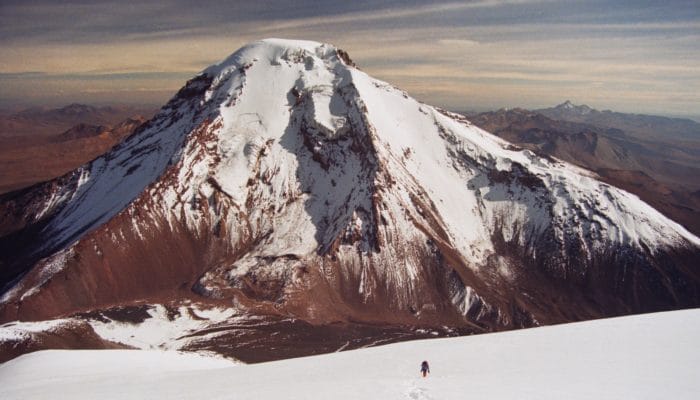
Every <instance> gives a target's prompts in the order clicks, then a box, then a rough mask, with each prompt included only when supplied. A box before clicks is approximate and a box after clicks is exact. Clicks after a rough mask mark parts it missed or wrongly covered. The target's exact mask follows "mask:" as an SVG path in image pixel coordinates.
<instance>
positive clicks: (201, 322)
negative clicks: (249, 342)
mask: <svg viewBox="0 0 700 400" xmlns="http://www.w3.org/2000/svg"><path fill="white" fill-rule="evenodd" d="M178 311H179V315H177V316H175V317H172V319H171V318H168V315H167V310H166V309H165V307H163V306H162V305H160V304H156V305H153V308H151V309H150V310H149V311H148V314H149V315H150V316H151V318H147V319H146V320H144V321H143V322H141V323H130V322H118V321H109V322H102V321H98V320H90V321H89V323H90V325H91V326H92V329H94V330H95V333H97V334H98V335H99V336H100V337H101V338H103V339H105V340H109V341H112V342H116V343H122V344H126V345H129V346H132V347H136V348H139V349H143V350H149V349H152V350H156V349H162V350H178V349H180V348H182V347H184V346H186V345H188V344H190V343H191V342H192V341H193V340H203V339H206V337H202V336H199V337H197V339H190V338H188V337H187V335H189V334H192V333H195V332H197V331H199V330H202V329H205V328H208V327H212V326H214V325H216V324H220V323H223V322H228V323H233V322H234V321H235V318H234V317H235V314H236V310H235V309H233V308H228V309H224V308H198V307H197V306H195V305H190V306H180V307H179V309H178ZM0 332H1V331H0Z"/></svg>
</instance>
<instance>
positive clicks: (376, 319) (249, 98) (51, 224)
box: [0, 39, 700, 336]
mask: <svg viewBox="0 0 700 400" xmlns="http://www.w3.org/2000/svg"><path fill="white" fill-rule="evenodd" d="M0 212H1V213H2V215H3V218H4V219H5V221H7V222H5V223H4V224H3V225H2V226H1V228H2V231H0V234H2V235H3V236H2V238H1V239H0V241H1V242H0V246H1V247H2V260H1V261H2V265H1V268H2V269H1V271H2V274H1V277H2V282H3V284H4V285H5V289H4V292H5V293H4V295H3V297H2V300H1V303H0V316H1V317H0V320H1V321H11V320H15V319H21V320H43V319H51V318H56V317H59V316H61V317H71V318H82V319H88V320H90V321H93V322H95V321H101V322H100V323H104V320H109V318H105V316H104V315H105V314H100V312H102V311H104V310H108V309H114V308H115V307H120V308H121V309H125V308H129V307H137V306H139V307H141V306H143V305H144V304H148V305H150V306H148V307H150V308H147V309H148V310H150V311H149V312H150V314H148V313H147V315H145V316H144V317H143V318H137V321H131V323H133V324H138V323H143V321H144V319H146V320H147V319H148V318H151V317H153V310H154V308H153V307H154V306H152V305H154V304H166V305H167V307H166V309H167V310H176V311H177V310H180V311H177V312H176V313H175V314H179V315H180V316H182V315H181V314H183V313H185V311H182V308H181V306H183V305H187V307H191V305H192V304H198V305H200V306H201V307H205V308H207V307H216V308H218V309H227V310H234V311H235V312H236V313H239V314H240V315H242V314H245V315H253V316H256V317H261V318H263V317H264V318H267V317H270V318H273V317H274V318H288V319H293V320H295V321H297V320H299V321H304V322H305V323H309V324H311V326H323V325H328V324H343V323H361V324H370V325H373V326H414V327H443V326H448V327H451V328H455V329H461V330H462V331H463V332H464V331H470V332H481V331H492V330H502V329H510V328H518V327H527V326H535V325H540V324H551V323H559V322H566V321H575V320H582V319H589V318H597V317H604V316H613V315H622V314H629V313H637V312H647V311H657V310H666V309H674V308H685V307H697V306H699V305H700V270H699V269H698V265H699V263H698V260H700V239H698V238H697V237H695V236H693V235H692V234H690V233H688V232H687V231H686V230H685V229H684V228H682V227H681V226H680V225H678V224H676V223H675V222H673V221H671V220H669V219H668V218H666V217H664V216H663V215H661V214H660V213H659V212H657V211H656V210H654V209H653V208H651V207H650V206H648V205H647V204H646V203H644V202H642V201H641V200H639V199H638V198H637V197H635V196H633V195H631V194H629V193H627V192H625V191H622V190H620V189H617V188H615V187H612V186H610V185H607V184H605V183H602V182H600V181H599V180H597V179H596V176H595V175H594V174H593V173H592V172H589V171H586V170H583V169H580V168H577V167H574V166H572V165H570V164H566V163H564V162H561V161H559V160H556V159H552V158H546V157H541V156H538V155H536V154H534V153H533V152H531V151H528V150H521V149H518V148H516V147H514V146H512V145H510V144H508V143H507V142H505V141H502V140H500V139H498V138H496V137H495V136H492V135H491V134H489V133H487V132H485V131H483V130H481V129H479V128H477V127H475V126H473V125H472V124H471V123H470V122H469V121H467V120H466V119H465V118H464V117H462V116H460V115H457V114H452V113H449V112H446V111H443V110H440V109H437V108H435V107H431V106H428V105H425V104H422V103H420V102H418V101H416V100H414V99H413V98H411V97H410V96H409V95H408V94H407V93H405V92H403V91H401V90H399V89H397V88H395V87H393V86H391V85H389V84H387V83H385V82H382V81H379V80H376V79H373V78H372V77H370V76H368V75H367V74H365V73H363V72H362V71H360V70H358V69H357V68H356V67H355V65H354V64H353V62H352V61H351V60H350V58H349V57H348V55H347V54H346V53H345V52H343V51H342V50H339V49H336V48H335V47H333V46H330V45H327V44H319V43H315V42H306V41H288V40H279V39H268V40H263V41H259V42H255V43H252V44H250V45H247V46H245V47H243V48H241V49H240V50H238V51H237V52H235V53H234V54H233V55H231V56H230V57H229V58H227V59H226V60H224V61H223V62H222V63H220V64H218V65H214V66H212V67H209V68H207V69H206V70H204V71H203V72H202V73H201V74H200V75H198V76H196V77H195V78H193V79H192V80H190V81H189V82H188V83H187V84H186V86H185V87H184V88H182V89H181V90H180V91H179V92H178V93H177V94H176V95H175V97H173V99H172V100H170V102H169V103H168V104H167V105H165V106H164V107H163V109H162V110H161V111H160V112H159V113H158V114H157V115H156V116H155V117H154V118H153V119H152V120H151V121H150V122H148V123H147V124H145V125H144V126H142V128H140V129H139V130H138V131H137V132H135V133H134V134H133V135H132V136H130V137H129V138H127V139H126V140H125V141H124V142H123V143H122V144H120V145H119V146H117V147H115V148H114V149H113V150H112V151H110V152H109V153H107V154H106V155H104V156H102V157H100V158H98V159H96V160H94V161H92V162H91V163H89V164H86V165H85V166H83V167H81V168H79V169H78V170H76V171H74V172H73V173H71V174H68V175H66V176H64V177H62V178H59V179H57V180H55V181H51V182H47V183H45V184H42V185H40V186H37V187H34V188H32V189H31V190H28V191H24V192H20V193H14V194H12V195H11V196H5V198H4V200H3V202H2V204H1V205H0ZM178 307H180V308H178ZM190 311H191V309H190ZM98 314H100V315H99V316H97V317H96V315H98ZM175 314H168V318H166V319H165V320H164V321H166V323H167V321H171V322H173V321H177V320H178V318H177V315H175ZM192 314H193V315H194V314H196V313H192ZM197 316H201V314H197ZM171 317H172V318H171ZM91 318H92V319H91ZM95 323H97V322H95ZM226 324H228V325H226ZM225 326H231V321H230V320H227V319H226V318H223V319H221V320H217V322H215V323H214V322H212V324H209V325H207V324H204V325H201V324H200V325H198V327H197V329H198V330H197V331H196V332H194V331H188V332H187V334H188V335H190V336H193V335H195V336H196V335H197V334H198V333H202V332H204V331H207V332H208V333H211V332H212V331H213V330H214V329H219V331H221V330H224V329H225ZM98 333H99V331H98Z"/></svg>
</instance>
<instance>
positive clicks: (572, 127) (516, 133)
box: [469, 101, 700, 234]
mask: <svg viewBox="0 0 700 400" xmlns="http://www.w3.org/2000/svg"><path fill="white" fill-rule="evenodd" d="M469 118H470V120H471V121H472V122H473V123H474V124H476V125H477V126H479V127H481V128H483V129H485V130H487V131H489V132H491V133H493V134H495V135H497V136H500V137H501V138H503V139H506V140H508V141H509V142H511V143H514V144H516V145H518V146H521V147H524V148H527V149H530V150H532V151H535V152H537V153H538V154H543V155H549V156H554V157H557V158H559V159H562V160H565V161H568V162H571V163H574V164H577V165H579V166H582V167H584V168H587V169H590V170H592V171H595V172H597V173H598V174H599V175H600V176H601V178H602V179H603V180H605V181H607V182H609V183H611V184H614V185H616V186H619V187H622V188H624V189H626V190H628V191H630V192H632V193H634V194H636V195H638V196H639V197H641V198H642V199H643V200H645V201H646V202H648V203H649V204H651V205H653V206H654V207H655V208H657V209H659V210H661V211H662V212H664V213H665V214H666V215H668V216H670V217H671V218H673V219H674V220H676V221H678V222H680V223H681V224H683V225H685V226H686V228H688V229H690V230H691V231H692V232H694V233H696V234H699V233H700V163H698V160H700V124H698V123H696V122H694V121H691V120H687V119H674V118H666V117H657V116H649V115H638V114H623V113H617V112H612V111H598V110H595V109H592V108H590V107H588V106H585V105H581V106H577V105H574V104H572V103H571V102H569V101H567V102H565V103H562V104H560V105H558V106H556V107H552V108H547V109H541V110H534V111H530V110H525V109H520V108H516V109H508V110H506V109H501V110H498V111H492V112H486V113H480V114H472V115H470V117H469Z"/></svg>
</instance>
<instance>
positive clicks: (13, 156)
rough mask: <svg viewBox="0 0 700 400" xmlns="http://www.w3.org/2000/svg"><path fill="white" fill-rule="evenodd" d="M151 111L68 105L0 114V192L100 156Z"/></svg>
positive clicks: (70, 168)
mask: <svg viewBox="0 0 700 400" xmlns="http://www.w3.org/2000/svg"><path fill="white" fill-rule="evenodd" d="M154 112H155V110H152V109H149V108H138V107H131V106H110V107H94V106H89V105H85V104H71V105H68V106H65V107H61V108H53V109H49V108H41V107H35V108H30V109H26V110H23V111H20V112H17V113H7V114H5V115H0V194H2V193H6V192H9V191H13V190H19V189H22V188H25V187H28V186H31V185H33V184H35V183H38V182H43V181H47V180H50V179H53V178H56V177H58V176H61V175H63V174H65V173H66V172H68V171H71V170H73V169H75V168H77V167H78V166H80V165H82V164H84V163H85V162H88V161H90V160H92V159H94V158H96V157H98V156H100V155H102V154H104V153H105V152H106V151H108V150H109V149H111V148H112V146H114V145H115V144H117V143H119V142H120V141H121V140H123V139H124V138H125V137H126V136H128V135H129V134H131V132H133V130H134V129H135V128H136V127H137V126H139V125H141V124H142V123H143V122H145V121H146V120H147V119H148V118H150V117H151V116H152V115H153V113H154Z"/></svg>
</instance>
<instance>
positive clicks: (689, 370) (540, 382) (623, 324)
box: [0, 309, 700, 400]
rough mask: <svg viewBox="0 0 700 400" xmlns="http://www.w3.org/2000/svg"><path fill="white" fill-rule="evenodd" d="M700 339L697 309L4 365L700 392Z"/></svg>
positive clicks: (189, 390)
mask: <svg viewBox="0 0 700 400" xmlns="http://www.w3.org/2000/svg"><path fill="white" fill-rule="evenodd" d="M699 342H700V309H694V310H685V311H674V312H667V313H657V314H646V315H641V316H633V317H625V318H614V319H605V320H597V321H588V322H581V323H575V324H567V325H559V326H553V327H543V328H535V329H527V330H519V331H512V332H506V333H498V334H487V335H479V336H469V337H460V338H451V339H434V340H422V341H413V342H404V343H399V344H393V345H387V346H382V347H376V348H371V349H363V350H355V351H348V352H341V353H334V354H328V355H322V356H315V357H306V358H298V359H293V360H285V361H278V362H271V363H264V364H255V365H242V364H233V363H230V362H228V361H225V360H221V359H208V358H203V357H200V356H197V355H192V354H180V353H174V352H170V353H168V352H155V351H136V350H131V351H130V350H104V351H77V350H76V351H42V352H37V353H32V354H28V355H24V356H22V357H20V358H17V359H15V360H12V361H10V362H7V363H5V364H3V365H0V398H2V399H6V400H9V399H46V398H51V399H100V400H105V399H127V398H128V399H193V398H201V399H207V400H213V399H275V400H278V399H557V400H559V399H696V398H697V397H698V395H699V394H700V380H699V379H698V373H697V371H698V369H697V366H698V365H700V346H698V344H700V343H699ZM424 359H427V360H428V361H429V362H430V367H431V370H432V375H431V376H430V377H428V378H426V379H423V378H421V377H419V372H418V370H419V367H420V363H421V361H422V360H424Z"/></svg>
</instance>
